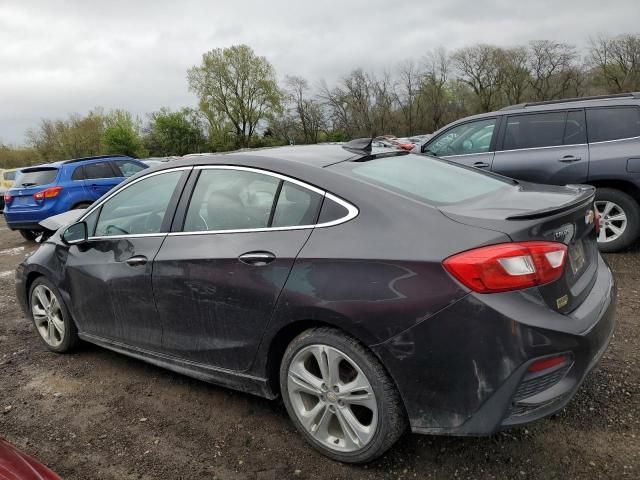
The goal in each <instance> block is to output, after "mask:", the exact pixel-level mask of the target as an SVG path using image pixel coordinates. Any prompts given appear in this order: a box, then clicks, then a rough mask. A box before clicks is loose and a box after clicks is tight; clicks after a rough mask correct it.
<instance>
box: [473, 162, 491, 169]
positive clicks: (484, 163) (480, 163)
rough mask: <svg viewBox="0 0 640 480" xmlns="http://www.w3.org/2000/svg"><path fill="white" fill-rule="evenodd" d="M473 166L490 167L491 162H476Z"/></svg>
mask: <svg viewBox="0 0 640 480" xmlns="http://www.w3.org/2000/svg"><path fill="white" fill-rule="evenodd" d="M473 166H474V167H477V168H489V164H488V163H486V162H476V163H474V164H473Z"/></svg>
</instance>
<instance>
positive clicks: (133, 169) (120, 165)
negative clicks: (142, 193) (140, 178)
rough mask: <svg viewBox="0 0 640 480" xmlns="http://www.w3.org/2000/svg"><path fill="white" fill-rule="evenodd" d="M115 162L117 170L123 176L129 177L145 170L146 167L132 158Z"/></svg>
mask: <svg viewBox="0 0 640 480" xmlns="http://www.w3.org/2000/svg"><path fill="white" fill-rule="evenodd" d="M113 164H114V165H115V167H116V170H117V171H118V172H119V173H120V176H121V177H126V178H129V177H131V176H133V175H135V174H136V173H138V172H139V171H141V170H144V167H143V166H142V165H140V164H138V163H136V162H132V161H130V160H114V162H113Z"/></svg>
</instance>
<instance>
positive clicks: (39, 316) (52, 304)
mask: <svg viewBox="0 0 640 480" xmlns="http://www.w3.org/2000/svg"><path fill="white" fill-rule="evenodd" d="M61 299H62V297H61V295H60V291H59V290H58V289H57V288H56V287H55V285H53V283H51V282H50V281H49V280H47V279H46V278H45V277H38V278H37V279H35V280H34V282H33V284H32V285H31V288H30V289H29V308H30V310H31V318H32V320H33V324H34V326H35V327H36V330H37V332H38V334H39V335H40V339H41V340H42V341H43V342H44V344H45V345H46V347H47V348H48V349H49V350H51V351H53V352H57V353H65V352H68V351H70V350H72V349H73V347H75V346H76V344H77V343H78V329H77V328H76V325H75V323H74V322H73V320H72V319H71V315H69V311H68V310H67V308H66V307H65V305H64V303H63V302H62V300H61Z"/></svg>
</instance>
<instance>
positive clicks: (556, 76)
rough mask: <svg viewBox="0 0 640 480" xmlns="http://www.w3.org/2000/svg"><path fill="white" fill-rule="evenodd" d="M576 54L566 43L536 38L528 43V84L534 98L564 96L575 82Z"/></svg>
mask: <svg viewBox="0 0 640 480" xmlns="http://www.w3.org/2000/svg"><path fill="white" fill-rule="evenodd" d="M577 58H578V54H577V52H576V48H575V47H574V46H572V45H568V44H566V43H558V42H553V41H550V40H536V41H533V42H531V43H530V44H529V66H530V70H531V81H530V85H531V88H532V90H533V96H534V98H535V99H536V100H552V99H556V98H562V97H564V96H566V94H567V92H568V91H569V90H570V89H571V86H572V85H573V84H575V81H576V77H575V76H576V72H577V65H576V60H577Z"/></svg>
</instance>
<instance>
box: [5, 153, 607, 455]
mask: <svg viewBox="0 0 640 480" xmlns="http://www.w3.org/2000/svg"><path fill="white" fill-rule="evenodd" d="M593 201H594V189H593V188H592V187H580V186H576V187H549V186H540V185H535V184H529V183H524V182H517V181H514V180H510V179H507V178H504V177H501V176H497V175H495V174H491V173H485V172H481V171H477V170H475V169H472V168H469V167H464V166H459V165H456V164H453V163H450V162H448V161H445V160H439V159H435V158H432V157H428V156H424V155H416V154H410V153H407V152H403V151H398V150H380V151H374V152H372V151H371V142H370V141H353V142H351V143H349V144H347V145H344V146H340V145H320V146H308V147H283V148H274V149H265V150H261V151H244V152H238V153H235V154H229V155H209V156H199V157H192V158H186V159H183V160H177V161H174V162H170V163H168V164H162V165H158V166H156V167H153V168H150V169H147V170H144V171H143V172H140V173H139V174H137V175H136V176H134V177H132V178H131V179H129V180H128V181H126V182H125V183H123V184H122V185H120V186H119V187H117V188H116V189H115V190H114V191H112V192H110V193H109V194H107V195H106V196H105V197H103V198H102V199H100V200H99V201H98V202H96V203H95V204H94V205H92V206H91V207H90V208H89V209H87V210H86V211H84V212H82V213H80V214H79V215H81V217H80V218H79V219H78V221H77V222H76V223H74V224H72V225H70V226H68V227H66V228H63V229H61V230H59V231H58V232H57V233H56V234H54V235H53V236H51V237H50V238H49V239H48V240H46V242H45V243H43V244H42V246H41V247H40V248H39V249H38V250H37V251H36V252H35V253H34V254H33V255H31V256H30V257H29V258H27V259H26V260H25V261H24V262H23V263H22V264H21V265H20V266H19V268H18V272H17V294H18V298H19V300H20V302H21V304H22V306H23V308H24V311H25V312H26V314H27V315H28V316H29V317H30V318H32V319H33V322H34V325H35V328H36V330H37V331H38V333H39V334H40V337H41V338H42V340H43V341H44V343H45V344H46V346H47V347H48V348H50V349H51V350H53V351H55V352H66V351H68V350H69V349H71V348H72V347H73V346H74V345H75V344H76V342H77V341H78V339H82V340H85V341H88V342H92V343H95V344H98V345H101V346H103V347H106V348H109V349H112V350H115V351H117V352H121V353H123V354H126V355H130V356H133V357H136V358H139V359H142V360H145V361H148V362H151V363H153V364H155V365H159V366H162V367H165V368H168V369H171V370H174V371H177V372H181V373H184V374H187V375H191V376H194V377H196V378H200V379H202V380H205V381H209V382H213V383H218V384H222V385H225V386H228V387H231V388H236V389H239V390H242V391H245V392H250V393H253V394H256V395H260V396H264V397H267V398H276V397H277V396H279V395H281V396H282V398H283V400H284V403H285V405H286V408H287V411H288V412H289V415H290V416H291V419H292V420H293V422H294V423H295V425H296V427H297V428H298V429H299V430H300V432H301V433H302V435H303V436H304V437H305V438H306V439H307V440H308V441H309V443H311V444H312V445H313V446H314V447H315V448H317V449H318V450H320V451H321V452H323V453H324V454H326V455H328V456H330V457H331V458H334V459H337V460H340V461H344V462H366V461H370V460H372V459H374V458H376V457H377V456H379V455H381V454H382V453H384V452H385V451H386V450H387V449H388V448H389V447H390V446H391V445H393V443H394V442H395V441H396V440H397V439H398V437H399V436H400V435H401V434H402V433H403V432H404V431H405V430H406V429H407V427H409V428H410V429H411V430H412V431H413V432H419V433H428V434H454V435H487V434H491V433H492V432H495V431H496V430H498V429H500V428H504V427H507V426H512V425H519V424H523V423H526V422H529V421H532V420H535V419H538V418H541V417H543V416H546V415H549V414H551V413H553V412H556V411H558V410H559V409H561V408H562V407H563V406H564V405H566V403H567V402H568V401H569V400H570V399H571V397H572V396H573V395H574V394H575V392H576V390H577V389H578V387H579V386H580V384H581V382H582V381H583V380H584V378H585V376H586V375H587V373H588V372H589V370H591V368H592V367H593V366H594V365H595V364H596V363H597V361H598V360H599V358H600V357H601V356H602V354H603V352H604V351H605V349H606V347H607V345H608V343H609V339H610V336H611V334H612V331H613V326H614V301H615V288H614V284H613V278H612V275H611V272H610V270H609V268H608V267H607V265H606V264H605V262H604V261H603V259H602V258H601V256H600V254H599V253H598V249H597V248H596V235H597V234H596V232H597V230H598V226H599V220H598V217H597V213H596V212H594V209H593Z"/></svg>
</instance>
